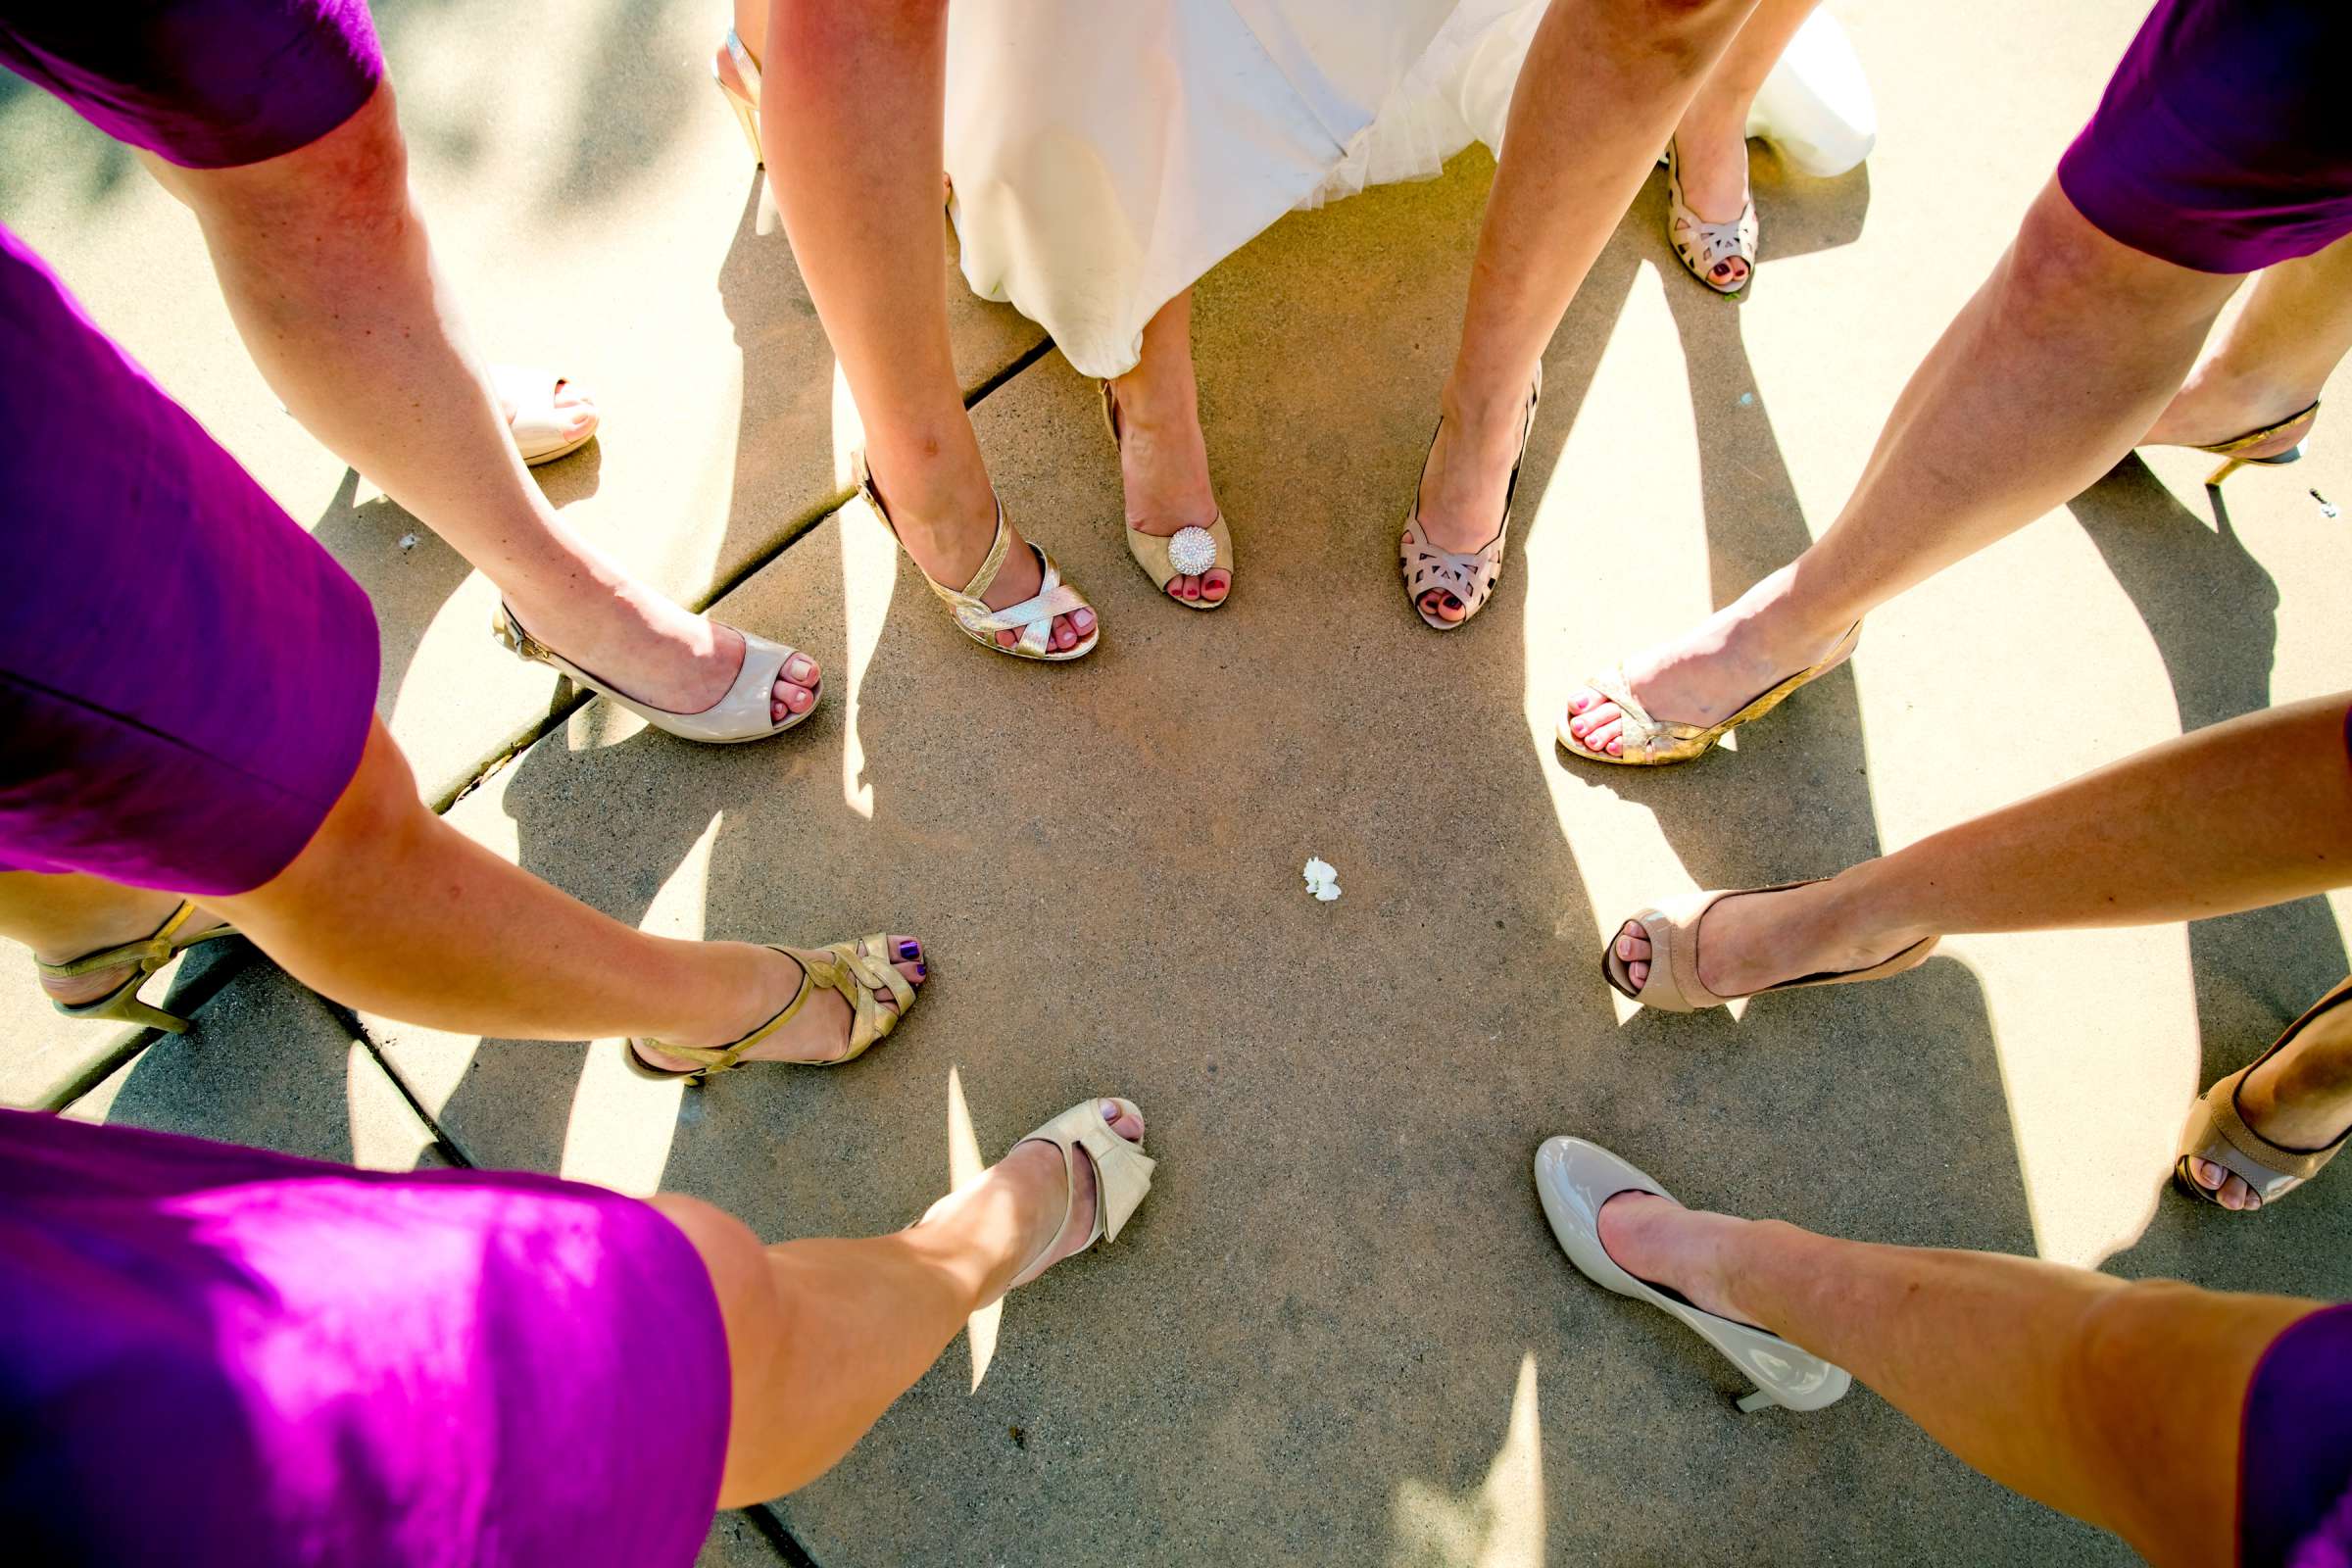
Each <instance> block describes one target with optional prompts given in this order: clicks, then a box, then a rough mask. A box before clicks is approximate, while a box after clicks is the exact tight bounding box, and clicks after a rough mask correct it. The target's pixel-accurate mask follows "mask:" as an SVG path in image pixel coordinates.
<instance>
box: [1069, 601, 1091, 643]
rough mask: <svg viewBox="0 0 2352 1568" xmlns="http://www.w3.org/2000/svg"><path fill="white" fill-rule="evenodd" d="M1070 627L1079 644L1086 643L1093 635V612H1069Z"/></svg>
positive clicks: (1081, 610)
mask: <svg viewBox="0 0 2352 1568" xmlns="http://www.w3.org/2000/svg"><path fill="white" fill-rule="evenodd" d="M1070 626H1071V629H1072V630H1074V631H1076V632H1077V633H1078V640H1079V641H1080V642H1084V641H1086V639H1087V638H1089V637H1092V636H1093V635H1094V634H1095V613H1094V612H1093V611H1091V610H1085V609H1080V610H1073V611H1071V612H1070Z"/></svg>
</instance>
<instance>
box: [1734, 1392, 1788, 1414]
mask: <svg viewBox="0 0 2352 1568" xmlns="http://www.w3.org/2000/svg"><path fill="white" fill-rule="evenodd" d="M1733 1402H1734V1403H1735V1404H1737V1405H1739V1406H1740V1414H1741V1415H1754V1414H1755V1413H1756V1412H1757V1411H1758V1410H1777V1409H1779V1408H1780V1407H1781V1401H1780V1400H1778V1399H1776V1398H1774V1397H1772V1396H1771V1395H1769V1394H1766V1393H1765V1392H1764V1391H1763V1390H1762V1389H1758V1390H1757V1391H1756V1392H1755V1393H1753V1394H1750V1395H1748V1396H1746V1397H1744V1398H1740V1399H1736V1400H1734V1401H1733Z"/></svg>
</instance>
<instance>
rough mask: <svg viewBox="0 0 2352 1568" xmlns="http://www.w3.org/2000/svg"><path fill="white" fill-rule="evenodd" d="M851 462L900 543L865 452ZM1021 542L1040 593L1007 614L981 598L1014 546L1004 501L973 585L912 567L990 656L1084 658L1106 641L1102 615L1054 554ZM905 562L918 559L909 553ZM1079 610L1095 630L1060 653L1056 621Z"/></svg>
mask: <svg viewBox="0 0 2352 1568" xmlns="http://www.w3.org/2000/svg"><path fill="white" fill-rule="evenodd" d="M852 464H853V471H854V473H855V474H856V476H857V481H858V493H859V494H861V495H863V496H864V497H865V500H866V504H867V505H868V506H870V507H872V508H873V509H874V515H875V516H877V517H880V518H881V519H882V526H884V527H885V528H888V529H889V530H890V535H891V537H892V538H894V539H897V538H898V535H899V529H898V524H896V523H894V522H892V521H891V520H890V509H889V508H888V507H886V506H884V505H883V504H882V492H881V491H879V490H877V489H875V488H874V475H873V471H872V470H871V469H870V468H868V467H867V466H866V463H865V454H864V453H862V452H859V453H857V454H856V455H855V456H854V457H853V459H852ZM1023 542H1024V543H1027V544H1028V548H1029V550H1030V552H1031V554H1033V555H1035V556H1036V557H1037V566H1038V573H1039V576H1038V587H1037V592H1036V593H1034V594H1032V595H1030V596H1029V597H1028V598H1027V599H1024V600H1022V601H1021V602H1020V603H1019V604H1017V605H1008V606H1006V607H1005V609H1003V610H991V609H990V608H989V607H988V604H987V602H986V601H985V600H984V599H983V598H982V597H981V596H982V595H983V594H986V593H987V592H988V590H989V587H990V585H992V584H993V583H995V582H996V580H997V573H998V572H1000V571H1002V570H1004V569H1005V555H1006V553H1007V552H1009V551H1010V550H1011V548H1012V530H1011V529H1010V528H1008V527H1006V526H1005V503H1004V502H1002V501H1000V502H998V503H997V532H996V537H995V538H994V539H992V540H990V542H989V546H988V555H987V557H986V558H985V559H983V560H982V561H981V563H980V568H979V569H978V570H977V571H975V572H973V573H972V580H971V581H970V582H967V583H965V584H964V585H963V587H962V588H961V589H956V588H950V587H948V586H947V585H946V584H945V583H942V582H941V581H940V580H939V579H938V578H936V577H934V576H932V575H931V574H930V573H929V572H927V571H923V568H922V564H920V563H919V562H917V563H915V567H914V569H915V570H916V571H918V572H922V577H923V581H924V582H926V583H928V584H929V585H930V587H931V591H932V592H933V593H934V594H936V595H938V596H939V600H940V602H941V603H942V604H944V605H946V606H947V607H948V613H949V614H950V615H952V616H953V617H954V618H955V621H956V629H957V630H959V631H961V632H962V633H963V634H964V635H965V636H966V637H969V638H970V639H971V640H972V641H974V642H976V643H978V644H979V645H980V646H981V647H983V648H985V649H987V650H988V651H989V652H990V653H992V654H1003V655H1005V657H1006V658H1007V659H1034V660H1038V661H1041V662H1046V663H1053V664H1061V663H1067V662H1070V661H1071V660H1073V659H1084V658H1085V657H1086V656H1087V655H1089V654H1091V653H1093V652H1094V651H1095V645H1096V644H1097V643H1099V642H1101V641H1102V640H1103V615H1102V613H1101V612H1100V611H1095V607H1094V606H1092V605H1090V604H1088V603H1087V602H1086V596H1085V595H1084V594H1082V593H1080V592H1079V591H1078V590H1077V589H1076V588H1074V587H1072V586H1071V585H1070V584H1068V583H1066V582H1063V581H1062V580H1061V568H1060V567H1059V566H1056V565H1055V564H1054V558H1053V557H1052V556H1049V555H1047V554H1046V552H1045V551H1044V550H1043V549H1042V548H1041V547H1039V546H1038V545H1036V544H1034V543H1029V542H1028V541H1023ZM899 548H900V549H901V550H905V549H906V548H907V542H906V541H905V540H903V539H901V540H899ZM907 560H908V561H909V562H913V561H914V557H913V556H911V555H909V556H908V557H907ZM1079 610H1086V611H1095V629H1094V630H1093V631H1090V632H1088V633H1087V634H1086V635H1085V636H1084V637H1081V638H1080V639H1079V640H1078V641H1077V643H1076V644H1075V645H1074V646H1072V647H1070V648H1066V649H1061V650H1056V649H1055V648H1054V616H1056V615H1066V614H1069V613H1071V612H1073V611H1079ZM1001 631H1009V632H1013V633H1015V634H1016V635H1017V640H1016V641H1015V642H1014V643H1013V645H1012V646H1011V647H1010V648H1006V647H1005V645H1004V644H1002V643H1000V642H998V641H997V633H999V632H1001Z"/></svg>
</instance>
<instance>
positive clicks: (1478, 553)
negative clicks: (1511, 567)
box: [1397, 361, 1544, 631]
mask: <svg viewBox="0 0 2352 1568" xmlns="http://www.w3.org/2000/svg"><path fill="white" fill-rule="evenodd" d="M1543 401H1544V365H1543V362H1542V361H1538V362H1537V364H1536V380H1535V385H1533V386H1532V387H1530V388H1529V389H1528V393H1527V418H1526V420H1525V422H1523V423H1522V424H1521V425H1520V426H1519V455H1518V456H1517V457H1515V458H1513V459H1512V460H1511V478H1510V483H1509V485H1508V486H1507V487H1506V488H1505V489H1504V490H1503V492H1502V521H1501V522H1500V523H1499V524H1497V525H1496V527H1495V537H1494V538H1492V539H1490V540H1488V541H1487V542H1486V543H1485V544H1483V545H1481V546H1479V547H1478V548H1477V549H1476V550H1471V551H1466V552H1465V551H1457V550H1442V549H1440V548H1439V547H1438V546H1436V545H1434V544H1432V543H1430V541H1429V531H1428V530H1427V529H1425V528H1423V527H1422V526H1421V480H1420V479H1415V480H1414V481H1413V504H1412V505H1411V506H1410V507H1408V508H1406V509H1405V514H1404V532H1403V534H1401V535H1400V536H1399V537H1398V538H1397V570H1398V571H1399V572H1400V573H1402V574H1403V577H1404V598H1405V602H1406V603H1407V604H1409V605H1411V606H1412V607H1413V613H1414V614H1416V615H1419V616H1420V617H1421V623H1422V624H1423V625H1425V626H1427V627H1428V628H1429V629H1430V630H1432V631H1453V630H1456V629H1458V628H1460V627H1463V626H1467V625H1469V624H1470V620H1471V617H1472V616H1474V615H1476V614H1477V613H1479V612H1480V611H1482V610H1484V609H1486V608H1487V601H1488V600H1489V599H1491V598H1493V597H1494V595H1495V583H1497V582H1499V581H1501V580H1502V549H1503V541H1504V540H1505V539H1506V538H1507V537H1508V536H1509V534H1510V531H1511V502H1512V500H1513V498H1515V497H1516V496H1517V495H1518V493H1519V468H1520V466H1521V465H1522V464H1524V463H1526V462H1527V443H1528V439H1529V438H1530V437H1531V436H1533V435H1534V434H1535V433H1536V406H1537V405H1538V404H1540V403H1542V402H1543ZM1438 422H1439V423H1440V424H1441V425H1443V424H1444V423H1445V421H1444V420H1443V419H1441V420H1439V421H1438ZM1429 450H1430V452H1435V451H1437V450H1438V433H1437V431H1435V430H1432V431H1431V432H1430V435H1429ZM1421 474H1422V478H1427V477H1428V475H1429V457H1428V454H1426V453H1425V454H1423V456H1422V459H1421ZM1433 589H1443V590H1444V591H1446V593H1449V594H1451V595H1453V597H1454V598H1455V599H1456V600H1457V601H1459V602H1460V604H1461V607H1462V618H1461V619H1459V620H1447V619H1446V618H1445V617H1444V616H1442V615H1433V614H1431V613H1429V612H1428V611H1427V610H1425V609H1423V608H1422V605H1421V601H1422V599H1423V598H1424V597H1426V596H1427V595H1428V594H1429V593H1430V592H1431V591H1432V590H1433Z"/></svg>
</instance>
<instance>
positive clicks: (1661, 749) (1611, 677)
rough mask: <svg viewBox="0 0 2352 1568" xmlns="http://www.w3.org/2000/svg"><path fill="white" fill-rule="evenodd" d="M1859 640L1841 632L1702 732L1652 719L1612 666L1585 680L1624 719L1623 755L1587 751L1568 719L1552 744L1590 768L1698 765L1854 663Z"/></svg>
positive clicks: (1851, 630)
mask: <svg viewBox="0 0 2352 1568" xmlns="http://www.w3.org/2000/svg"><path fill="white" fill-rule="evenodd" d="M1861 640H1862V623H1861V622H1860V621H1858V620H1857V621H1855V622H1854V623H1853V624H1852V625H1851V626H1848V627H1847V628H1846V629H1845V635H1844V636H1842V637H1840V638H1838V641H1837V643H1836V645H1835V646H1833V647H1832V648H1831V649H1830V651H1829V652H1828V653H1826V654H1824V655H1822V656H1821V659H1820V660H1819V661H1818V662H1815V663H1811V664H1807V665H1806V666H1805V667H1804V668H1802V669H1800V670H1798V671H1797V672H1796V673H1795V674H1793V675H1790V676H1789V677H1788V678H1787V679H1786V680H1784V681H1782V682H1781V683H1780V684H1779V685H1777V686H1775V687H1773V688H1772V689H1771V690H1769V691H1766V692H1763V693H1761V694H1759V695H1757V696H1755V697H1753V698H1750V699H1749V700H1748V702H1747V703H1746V704H1745V705H1744V706H1743V707H1741V708H1740V711H1738V712H1735V713H1734V714H1732V716H1731V717H1729V718H1727V719H1724V720H1722V721H1721V722H1720V723H1714V724H1709V725H1707V726H1705V727H1704V728H1701V727H1700V726H1698V725H1696V724H1680V723H1677V722H1675V721H1674V720H1673V719H1670V718H1669V719H1657V718H1652V717H1650V716H1649V711H1648V710H1647V709H1645V708H1643V707H1642V700H1641V699H1640V698H1638V697H1636V696H1635V695H1634V683H1633V682H1632V681H1631V680H1630V679H1628V678H1627V677H1626V673H1625V665H1624V664H1622V663H1619V664H1616V665H1613V666H1611V668H1610V670H1609V672H1608V673H1607V674H1606V675H1588V676H1586V677H1585V685H1587V686H1589V687H1591V688H1592V689H1593V691H1596V692H1598V693H1600V695H1601V696H1603V697H1605V698H1607V699H1608V700H1609V701H1610V702H1612V703H1615V704H1616V705H1617V711H1619V712H1621V713H1623V714H1624V715H1625V719H1624V723H1623V727H1622V728H1621V730H1620V731H1619V733H1620V734H1621V735H1622V737H1623V738H1624V741H1625V754H1624V755H1623V756H1622V757H1612V756H1610V755H1609V754H1608V753H1607V752H1596V751H1593V749H1592V748H1590V747H1588V746H1587V745H1585V743H1584V742H1582V741H1580V740H1578V739H1577V738H1576V736H1575V735H1574V734H1573V733H1572V732H1571V731H1570V730H1569V728H1568V717H1569V715H1568V714H1566V713H1562V714H1561V715H1560V721H1559V723H1558V725H1557V726H1555V727H1554V729H1553V731H1552V738H1553V739H1554V740H1556V741H1558V742H1559V743H1560V746H1561V748H1562V749H1563V750H1565V751H1567V752H1568V753H1570V754H1571V755H1573V756H1576V757H1581V758H1583V759H1584V760H1586V761H1588V762H1610V763H1614V764H1616V765H1618V766H1621V767H1664V766H1667V765H1668V764H1670V763H1674V762H1691V761H1696V760H1698V759H1699V758H1702V757H1704V756H1706V755H1707V753H1708V752H1710V751H1712V750H1714V748H1715V743H1716V742H1717V741H1719V740H1722V739H1723V738H1724V736H1726V735H1728V734H1730V733H1731V732H1732V731H1733V730H1734V729H1735V728H1737V727H1738V726H1740V725H1741V724H1745V723H1747V722H1749V721H1750V720H1751V719H1758V718H1762V717H1763V716H1764V715H1765V714H1766V713H1769V712H1771V711H1773V710H1774V709H1776V708H1778V707H1780V706H1781V705H1782V704H1783V703H1785V702H1787V701H1788V700H1789V698H1790V697H1792V696H1794V695H1795V693H1796V690H1797V688H1798V687H1800V686H1807V685H1810V684H1812V683H1813V682H1814V681H1817V680H1819V679H1821V677H1822V676H1824V675H1827V674H1828V673H1829V672H1830V671H1831V670H1833V669H1836V668H1837V667H1838V665H1839V664H1842V663H1844V662H1846V660H1848V659H1850V658H1851V657H1853V652H1854V645H1855V644H1856V643H1858V642H1860V641H1861Z"/></svg>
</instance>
